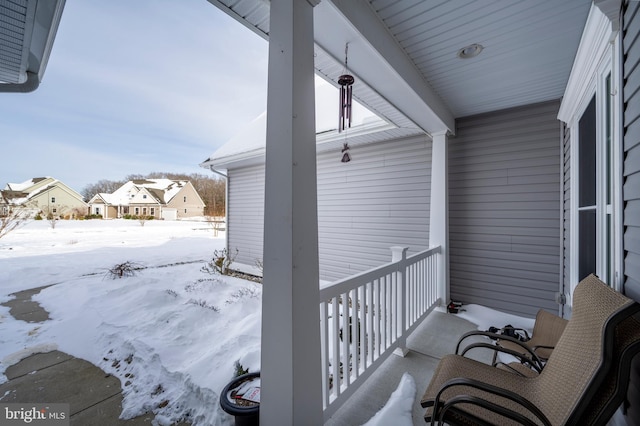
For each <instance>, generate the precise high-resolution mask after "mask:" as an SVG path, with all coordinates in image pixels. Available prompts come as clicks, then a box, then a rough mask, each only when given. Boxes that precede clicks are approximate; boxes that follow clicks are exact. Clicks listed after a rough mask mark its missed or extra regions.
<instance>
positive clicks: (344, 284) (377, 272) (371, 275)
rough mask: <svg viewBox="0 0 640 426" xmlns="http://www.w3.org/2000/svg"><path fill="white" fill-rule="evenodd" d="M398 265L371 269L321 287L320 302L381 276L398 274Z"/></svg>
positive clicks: (388, 264) (389, 264)
mask: <svg viewBox="0 0 640 426" xmlns="http://www.w3.org/2000/svg"><path fill="white" fill-rule="evenodd" d="M398 264H399V262H389V263H386V264H384V265H382V266H378V267H376V268H373V269H369V270H368V271H363V272H360V273H358V274H355V275H351V276H348V277H345V278H343V279H341V280H338V281H334V282H332V283H328V284H324V285H321V286H320V300H321V301H324V300H328V299H329V298H331V297H333V296H337V295H339V294H341V293H344V292H346V291H349V290H351V289H352V288H356V287H359V286H361V285H364V284H366V283H368V282H370V281H372V280H375V279H377V278H380V277H381V276H384V275H387V274H390V273H392V272H396V271H397V270H398Z"/></svg>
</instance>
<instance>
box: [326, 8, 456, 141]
mask: <svg viewBox="0 0 640 426" xmlns="http://www.w3.org/2000/svg"><path fill="white" fill-rule="evenodd" d="M314 18H315V19H314V25H315V40H316V43H317V44H318V45H320V46H321V47H322V48H323V49H324V50H326V51H327V52H328V53H329V54H331V55H332V56H334V57H335V58H344V50H345V43H347V42H348V43H349V55H348V69H349V70H351V71H353V73H354V74H356V75H358V76H359V77H360V78H362V79H363V80H364V81H366V82H367V84H368V85H369V86H370V87H372V88H374V89H375V90H376V91H377V92H379V93H380V94H381V95H382V96H383V97H384V98H385V99H387V100H388V101H389V102H391V103H392V104H393V105H394V106H395V107H396V108H398V109H399V110H400V111H402V113H403V114H405V115H406V116H407V117H408V118H409V119H411V120H412V121H413V122H414V123H416V124H417V125H419V126H420V127H421V128H422V129H423V130H424V131H426V132H427V133H429V134H431V133H439V132H443V131H447V132H450V133H454V132H455V119H454V117H453V114H452V113H451V111H450V110H449V108H448V107H447V106H446V105H445V103H444V102H443V100H442V99H441V98H440V96H439V95H438V94H437V93H436V92H435V91H434V90H433V88H432V87H431V86H430V85H429V84H428V83H427V82H426V81H425V80H424V78H423V77H422V74H420V72H419V71H418V69H417V68H416V67H415V65H414V64H413V62H412V61H411V60H410V59H409V58H408V57H407V55H406V54H405V52H404V51H403V50H402V49H401V48H400V46H399V45H398V44H397V43H396V41H395V40H394V39H393V37H392V36H391V34H389V32H388V30H387V28H386V27H385V26H384V24H383V23H382V22H381V21H380V19H378V17H377V16H376V15H375V13H374V12H373V10H371V7H370V6H369V4H368V3H367V2H363V1H353V0H331V1H323V2H321V3H320V4H319V5H318V6H317V7H316V8H315V9H314Z"/></svg>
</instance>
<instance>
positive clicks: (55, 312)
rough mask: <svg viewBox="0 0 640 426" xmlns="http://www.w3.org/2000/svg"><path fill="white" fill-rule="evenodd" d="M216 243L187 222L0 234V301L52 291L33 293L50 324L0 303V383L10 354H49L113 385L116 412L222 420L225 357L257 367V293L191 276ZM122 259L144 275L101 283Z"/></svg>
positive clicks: (256, 288) (75, 225) (33, 226)
mask: <svg viewBox="0 0 640 426" xmlns="http://www.w3.org/2000/svg"><path fill="white" fill-rule="evenodd" d="M223 247H224V232H221V233H219V236H218V237H214V232H213V230H212V228H210V227H209V226H208V225H207V224H206V223H202V222H197V221H193V222H191V221H189V222H188V221H175V222H168V221H148V222H146V224H145V226H144V227H143V226H141V225H140V223H139V222H138V221H135V220H105V221H101V220H91V221H60V222H59V223H58V224H57V226H56V228H55V229H50V227H49V224H48V223H47V222H46V221H32V222H30V223H29V224H28V225H27V226H25V227H23V228H20V229H18V230H16V231H14V232H12V233H10V234H9V235H7V236H6V237H4V238H2V239H0V303H2V302H6V301H7V300H10V299H11V298H12V296H9V294H11V293H13V292H16V291H20V290H25V289H30V288H35V287H41V286H44V285H51V286H50V287H48V288H46V289H44V290H42V291H41V292H40V294H38V295H37V296H35V297H34V299H35V300H36V301H38V302H39V303H40V304H41V305H42V306H43V307H44V308H45V309H46V310H47V311H48V312H49V313H50V317H51V320H49V321H46V322H44V323H31V324H29V323H26V322H23V321H17V320H15V319H13V317H11V315H10V314H9V309H8V308H6V307H4V306H0V383H2V382H4V381H6V377H5V376H4V374H3V373H4V371H5V370H6V368H7V367H8V366H9V365H12V364H14V363H16V362H18V361H19V360H20V359H21V358H24V357H25V356H27V355H29V354H30V353H34V352H39V351H47V350H52V349H59V350H61V351H63V352H67V353H69V354H71V355H74V356H76V357H78V358H82V359H85V360H87V361H89V362H91V363H93V364H95V365H97V366H99V367H101V368H102V369H104V370H105V371H107V372H108V373H111V374H113V375H115V376H116V377H118V378H119V379H120V380H121V382H122V384H123V393H124V402H123V409H124V411H123V417H133V416H136V415H138V414H141V413H143V412H144V411H146V410H152V411H154V412H156V419H157V420H158V422H159V423H160V424H169V423H171V422H172V421H176V420H179V419H181V418H184V419H188V420H190V421H192V422H194V423H196V424H205V425H222V424H231V422H232V420H231V418H230V417H229V416H228V415H226V414H224V413H223V412H222V411H221V410H220V408H219V404H218V395H219V392H220V390H221V389H222V388H223V387H224V386H225V385H226V383H227V382H228V381H229V380H230V379H231V378H232V377H233V374H234V364H235V362H236V361H239V362H240V363H241V364H242V365H243V366H244V367H245V368H249V370H250V371H257V370H259V367H260V365H259V363H260V306H261V296H262V288H261V285H260V284H256V283H254V282H251V281H245V280H241V279H238V278H232V277H223V276H219V275H209V274H207V273H204V272H202V271H201V268H202V266H203V265H204V264H205V262H206V261H208V260H210V259H211V257H212V255H213V251H214V250H215V249H222V248H223ZM127 261H130V262H134V263H136V264H139V265H140V266H142V267H143V269H141V270H139V271H137V273H136V275H135V276H132V277H125V278H121V279H112V278H110V277H109V276H108V274H107V271H108V269H109V268H111V267H113V266H114V265H116V264H119V263H123V262H127ZM0 399H1V395H0Z"/></svg>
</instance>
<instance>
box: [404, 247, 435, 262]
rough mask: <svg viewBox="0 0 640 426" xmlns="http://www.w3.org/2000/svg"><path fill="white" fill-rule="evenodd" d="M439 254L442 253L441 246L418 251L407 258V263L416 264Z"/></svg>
mask: <svg viewBox="0 0 640 426" xmlns="http://www.w3.org/2000/svg"><path fill="white" fill-rule="evenodd" d="M441 252H442V246H435V247H429V248H428V249H426V250H422V251H419V252H418V253H415V254H412V255H411V256H409V257H407V261H409V263H411V261H414V262H417V261H420V260H422V259H426V258H427V257H429V256H431V255H432V254H436V253H441Z"/></svg>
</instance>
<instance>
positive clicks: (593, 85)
mask: <svg viewBox="0 0 640 426" xmlns="http://www.w3.org/2000/svg"><path fill="white" fill-rule="evenodd" d="M621 61H622V57H621V55H620V34H619V32H618V31H616V30H613V29H612V25H611V21H610V20H609V19H608V18H607V17H606V16H605V15H604V14H603V13H602V12H601V11H600V9H599V8H598V7H596V6H594V5H592V6H591V11H590V12H589V17H588V19H587V23H586V25H585V29H584V32H583V35H582V39H581V41H580V46H579V48H578V52H577V54H576V59H575V61H574V64H573V68H572V70H571V76H570V77H569V82H568V83H567V88H566V90H565V94H564V97H563V100H562V104H561V106H560V110H559V112H558V118H559V119H560V120H562V121H564V122H565V123H567V125H568V126H569V127H570V129H571V130H570V131H571V149H570V152H571V159H570V167H571V170H570V179H571V202H570V209H571V211H570V215H571V218H570V227H569V229H570V247H569V250H570V256H569V259H570V260H569V274H570V278H569V281H570V282H569V283H568V284H569V285H570V293H569V296H571V295H572V294H573V290H574V288H575V286H576V285H577V283H578V255H577V250H576V248H577V247H578V238H577V237H578V226H577V225H578V198H577V194H578V193H579V192H578V176H577V174H578V144H577V141H578V140H579V128H578V122H579V120H580V118H581V116H582V114H583V113H584V111H585V109H586V107H587V106H588V105H589V102H590V101H591V98H592V97H593V96H594V94H595V95H596V126H597V129H598V135H597V146H599V147H601V146H602V141H603V137H605V136H606V135H605V132H606V129H605V128H604V126H603V120H605V117H604V114H605V112H604V111H603V108H602V107H603V103H602V101H601V97H602V95H603V94H604V91H605V88H604V82H605V78H606V76H607V75H608V74H611V88H612V92H613V94H614V95H617V94H618V93H620V92H621V91H620V90H619V88H620V87H621V81H622V78H621V65H620V64H621ZM611 107H612V110H613V116H612V129H611V133H612V144H613V147H614V152H615V153H616V155H614V158H613V169H614V173H613V175H614V176H613V180H614V181H613V187H614V190H613V193H612V206H613V210H614V211H613V213H612V218H613V220H614V221H615V228H614V233H613V236H612V237H613V238H614V241H615V249H614V253H613V262H612V267H613V269H614V273H615V282H614V283H611V284H612V285H613V287H614V288H615V289H616V290H618V291H619V290H620V288H621V275H622V268H623V259H622V206H623V205H622V201H621V200H622V171H621V170H622V167H621V161H622V155H621V152H622V126H621V124H622V122H621V113H622V107H621V99H620V96H614V98H613V99H612V102H611ZM599 155H601V154H599ZM599 166H600V164H599V163H598V165H597V167H599ZM597 174H599V170H598V171H597ZM603 197H604V188H602V187H601V188H599V190H598V193H597V198H598V200H597V204H598V205H601V204H602V200H603ZM598 217H599V218H601V217H603V216H602V215H600V214H598ZM596 232H597V237H598V238H599V239H601V238H602V235H603V232H604V230H603V227H602V223H601V221H598V225H597V231H596ZM596 262H597V265H598V267H599V266H600V262H601V255H600V253H598V254H597V255H596ZM567 300H568V304H569V305H571V297H568V298H567Z"/></svg>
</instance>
